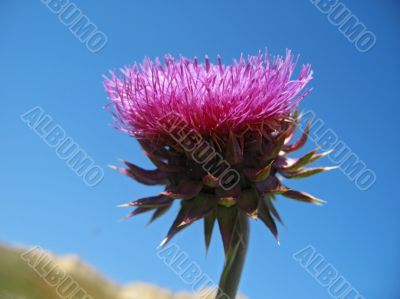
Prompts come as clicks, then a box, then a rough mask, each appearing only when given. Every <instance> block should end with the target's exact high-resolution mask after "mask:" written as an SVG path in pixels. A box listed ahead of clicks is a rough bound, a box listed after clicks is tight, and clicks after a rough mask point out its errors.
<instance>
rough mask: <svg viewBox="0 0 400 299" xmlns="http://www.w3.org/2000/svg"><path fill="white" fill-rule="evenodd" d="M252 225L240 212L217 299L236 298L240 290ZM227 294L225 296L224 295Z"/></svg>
mask: <svg viewBox="0 0 400 299" xmlns="http://www.w3.org/2000/svg"><path fill="white" fill-rule="evenodd" d="M249 237H250V227H249V219H248V217H247V216H246V215H244V214H243V213H239V214H238V217H237V221H236V225H235V230H234V236H233V239H232V241H233V244H236V245H235V246H232V247H231V248H230V249H229V251H228V253H227V255H226V257H225V265H224V270H223V272H222V275H221V278H220V281H219V289H218V292H217V295H216V297H215V298H216V299H222V298H226V299H235V298H236V294H237V292H238V288H239V283H240V278H241V276H242V271H243V267H244V264H245V260H246V255H247V249H248V245H249ZM224 296H225V297H224Z"/></svg>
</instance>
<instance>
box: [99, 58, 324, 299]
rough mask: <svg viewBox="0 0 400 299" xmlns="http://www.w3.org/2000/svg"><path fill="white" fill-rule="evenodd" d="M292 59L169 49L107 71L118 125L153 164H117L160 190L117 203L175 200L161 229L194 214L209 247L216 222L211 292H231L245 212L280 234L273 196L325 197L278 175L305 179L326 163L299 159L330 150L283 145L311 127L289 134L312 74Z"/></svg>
mask: <svg viewBox="0 0 400 299" xmlns="http://www.w3.org/2000/svg"><path fill="white" fill-rule="evenodd" d="M296 63H297V61H295V59H294V56H293V55H292V54H291V52H290V51H287V53H286V57H281V56H277V57H271V56H269V55H268V54H267V53H265V54H262V53H260V54H258V55H257V56H248V58H247V59H245V58H244V57H243V56H241V57H240V59H239V60H238V61H236V60H234V61H233V62H232V64H230V65H224V64H223V63H222V62H221V58H220V57H218V62H217V63H216V64H213V63H211V62H210V60H209V59H208V57H207V56H206V58H205V63H204V64H202V63H199V61H198V60H197V58H194V59H193V60H190V59H187V58H185V57H180V58H178V59H175V58H173V57H172V56H170V55H166V56H165V57H164V63H161V62H160V61H159V60H158V59H155V60H154V61H152V60H150V59H145V60H144V62H143V63H142V64H141V65H137V64H135V65H134V66H132V67H125V68H122V69H121V70H120V72H121V74H117V73H115V72H111V76H110V77H105V82H104V85H105V89H106V91H107V93H108V95H109V98H110V100H111V103H110V106H111V107H113V108H114V109H112V110H113V116H114V119H115V123H116V127H117V128H118V129H119V130H121V131H123V132H126V133H128V134H129V135H131V136H133V137H135V138H136V139H137V140H138V141H139V142H140V144H141V146H142V147H143V149H144V152H145V154H146V155H147V156H148V157H149V159H150V160H151V161H152V162H153V163H154V165H155V169H154V170H144V169H142V168H140V167H138V166H136V165H134V164H131V163H129V162H126V161H122V162H123V163H124V164H125V166H126V168H120V167H114V168H115V169H117V170H119V171H120V172H122V173H123V174H125V175H127V176H129V177H131V178H133V179H135V180H137V181H138V182H140V183H143V184H146V185H165V190H164V191H163V192H161V193H160V194H159V195H156V196H151V197H146V198H142V199H138V200H135V201H133V202H130V203H128V204H125V205H123V206H127V207H135V209H134V210H133V212H132V213H131V214H130V216H135V215H138V214H142V213H145V212H150V211H153V216H152V218H151V221H153V220H155V219H157V218H158V217H160V216H161V215H163V214H164V213H165V212H166V211H167V210H168V209H169V208H170V207H171V205H172V203H173V202H174V201H175V200H179V202H180V205H181V206H180V210H179V213H178V215H177V217H176V219H175V221H174V222H173V224H172V226H171V228H170V230H169V231H168V233H167V236H166V238H165V239H164V241H163V242H162V244H161V245H165V244H166V243H167V242H168V241H169V240H171V238H172V237H173V236H174V235H175V234H176V233H178V232H180V231H181V230H183V229H184V228H186V227H188V226H190V225H191V224H192V223H194V222H196V221H198V220H203V221H204V236H205V243H206V247H207V248H208V246H209V244H210V240H211V235H212V232H213V228H214V224H215V222H217V223H218V226H219V230H220V233H221V235H222V241H223V245H224V250H225V254H226V260H225V268H224V272H223V274H222V277H221V281H220V292H219V294H218V295H217V298H220V297H221V296H222V295H224V294H225V295H227V296H229V297H231V298H232V299H233V298H234V297H235V294H236V292H237V287H238V283H239V279H240V273H241V271H242V267H243V263H244V260H245V254H246V249H247V242H248V217H247V216H249V217H251V218H253V219H260V220H261V221H262V222H263V223H264V224H265V225H266V226H267V227H268V228H269V230H270V231H271V232H272V234H273V235H274V236H275V238H276V239H277V240H278V230H277V226H276V223H275V222H276V220H277V221H281V218H280V216H279V214H278V212H277V211H276V209H275V207H274V201H275V195H277V194H280V195H283V196H285V197H288V198H291V199H295V200H299V201H303V202H308V203H314V204H321V203H322V201H321V200H319V199H318V198H316V197H314V196H312V195H310V194H308V193H305V192H301V191H296V190H293V189H291V188H289V187H288V186H286V185H285V184H283V183H282V182H281V180H280V176H278V175H281V176H283V177H285V178H288V179H292V178H304V177H308V176H311V175H314V174H316V173H319V172H322V171H325V170H328V169H330V168H322V167H316V168H305V166H307V165H308V164H310V163H312V162H314V161H316V160H317V159H319V158H321V157H323V156H324V155H326V154H327V153H322V154H321V153H317V151H318V149H315V150H313V151H310V152H309V153H307V154H305V155H304V156H303V157H301V158H298V159H293V158H289V157H288V154H290V153H292V152H295V151H297V150H298V149H300V148H301V147H302V146H303V145H304V144H305V143H306V140H307V136H308V130H309V126H308V127H307V128H306V130H305V131H304V132H303V135H302V136H301V137H300V139H299V140H297V141H295V142H292V139H293V136H294V135H295V131H296V128H297V126H298V124H299V121H300V118H299V116H298V114H297V108H298V104H299V102H300V101H301V100H302V99H303V98H304V97H305V96H306V95H307V93H308V92H309V89H307V88H306V86H307V84H308V83H309V82H310V80H311V79H312V70H311V67H310V65H303V66H302V68H301V71H300V73H299V75H298V78H297V79H292V74H293V72H294V69H295V66H296Z"/></svg>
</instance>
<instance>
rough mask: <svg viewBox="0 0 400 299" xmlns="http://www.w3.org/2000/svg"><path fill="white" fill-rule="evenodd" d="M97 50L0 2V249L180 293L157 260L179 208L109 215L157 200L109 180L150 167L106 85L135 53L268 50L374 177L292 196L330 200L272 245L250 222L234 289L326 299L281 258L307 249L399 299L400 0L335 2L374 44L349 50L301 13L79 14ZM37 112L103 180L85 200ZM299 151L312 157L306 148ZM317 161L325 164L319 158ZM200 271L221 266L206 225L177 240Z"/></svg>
mask: <svg viewBox="0 0 400 299" xmlns="http://www.w3.org/2000/svg"><path fill="white" fill-rule="evenodd" d="M74 3H75V4H76V6H77V7H79V8H80V9H81V10H82V12H83V13H84V14H85V15H87V16H88V17H89V19H90V20H91V21H92V22H93V23H95V24H96V26H97V27H98V29H99V30H101V31H102V32H104V33H105V34H106V36H107V37H108V42H107V45H106V46H105V48H104V49H102V50H101V51H100V52H98V53H91V52H90V51H88V49H87V47H86V46H85V44H83V43H81V42H80V41H79V40H78V39H77V38H76V37H75V36H74V35H73V34H72V33H71V32H70V31H69V30H68V28H67V27H66V26H65V25H63V24H62V23H61V22H60V21H59V19H58V17H57V16H56V15H55V14H53V13H52V12H51V11H50V10H49V9H48V8H47V6H45V5H44V4H43V3H42V2H41V1H39V0H37V1H25V3H22V1H12V0H2V1H1V3H0V28H1V29H0V33H1V45H0V66H1V72H0V80H1V86H2V88H1V89H0V99H1V101H2V103H3V105H2V109H1V111H0V115H1V116H0V122H1V126H0V138H1V140H2V148H1V153H2V155H1V156H0V161H1V166H2V167H1V170H0V179H1V188H0V213H1V217H0V241H1V242H5V243H8V244H25V245H40V246H42V247H44V248H47V249H49V250H51V251H53V252H55V253H57V254H67V253H75V254H77V255H79V256H81V257H82V258H83V259H85V260H87V261H88V262H89V263H91V264H93V265H94V266H95V267H96V268H97V269H99V270H100V271H101V272H102V273H104V274H105V275H106V276H108V277H110V278H112V279H113V280H115V281H117V282H120V283H126V282H129V281H146V282H151V283H155V284H158V285H161V286H163V287H167V288H170V289H173V290H184V289H190V286H188V285H186V284H185V283H184V282H182V280H181V279H180V278H179V277H177V276H176V275H174V274H173V272H172V271H171V269H169V268H168V267H167V266H165V265H164V264H163V262H162V261H161V260H160V259H159V258H158V257H157V254H156V247H157V245H158V244H159V242H160V241H161V240H162V238H163V237H164V235H165V233H166V231H167V229H168V225H169V224H170V223H171V221H172V220H173V216H174V213H175V212H176V210H177V207H175V208H174V209H173V211H171V213H168V214H167V215H166V216H165V217H163V219H160V220H159V221H158V222H156V223H154V224H153V225H151V226H148V227H147V226H146V222H147V220H148V217H147V216H141V217H137V218H136V219H132V220H130V221H127V222H119V221H118V220H119V219H120V218H121V217H123V216H124V215H125V214H126V213H127V212H128V211H127V210H121V209H117V208H116V205H118V204H121V203H124V202H127V201H130V200H134V199H135V198H139V197H143V196H147V195H151V194H154V193H156V192H158V191H159V190H160V188H158V187H144V186H141V185H140V184H138V183H136V182H133V181H131V180H129V179H128V178H126V177H123V176H122V175H120V174H118V173H116V172H114V171H113V170H111V169H109V168H107V167H106V166H107V165H108V164H115V163H118V162H117V160H116V159H117V158H119V157H121V158H124V159H126V160H129V161H132V162H135V163H136V164H139V165H141V166H144V167H150V166H151V164H150V162H148V161H147V160H146V159H145V158H144V156H143V154H142V153H141V151H140V148H139V146H138V144H137V143H136V142H135V140H134V139H132V138H130V137H128V136H126V135H124V134H122V133H120V132H119V131H116V130H114V129H112V128H111V127H110V124H111V122H112V119H111V117H110V115H109V113H108V112H107V111H105V110H103V109H102V106H103V105H105V104H106V103H107V98H106V95H105V92H104V91H103V87H102V75H103V74H105V73H107V72H108V70H109V69H114V68H118V67H120V66H123V65H126V64H132V63H133V62H135V61H141V60H142V59H143V57H144V56H149V57H153V58H154V57H157V56H162V55H163V54H164V53H172V54H174V55H178V54H183V55H185V56H189V57H192V56H195V55H196V56H198V57H203V56H204V55H205V54H208V55H210V57H213V58H215V57H216V55H217V54H220V55H221V56H222V58H223V61H224V62H226V63H228V62H230V61H231V59H232V58H234V57H238V56H239V55H240V53H241V52H243V53H245V54H255V53H257V51H258V50H259V49H264V48H265V47H268V49H269V51H270V52H271V53H274V54H283V53H284V51H285V49H286V48H290V49H292V50H293V52H294V53H298V54H301V58H300V62H301V63H311V64H312V66H313V69H314V71H315V79H314V80H313V81H312V86H313V88H314V90H313V92H312V93H311V94H310V95H309V96H308V97H307V98H306V99H305V100H304V102H303V103H302V107H303V108H304V109H311V110H313V111H315V112H316V113H317V116H318V117H319V118H320V119H322V120H324V122H325V124H326V126H327V128H331V129H332V130H333V131H334V132H335V133H336V134H337V135H338V136H339V137H340V139H341V140H343V141H344V142H345V143H346V144H347V145H348V146H349V147H350V148H351V149H352V151H353V152H354V153H355V154H357V155H358V157H360V159H362V160H363V161H364V162H365V163H366V164H367V166H368V167H369V168H370V169H372V170H373V171H374V172H375V173H376V176H377V180H376V183H375V184H374V186H373V187H372V188H371V189H369V190H367V191H360V190H359V189H358V188H357V187H356V185H355V184H354V182H352V181H350V180H349V179H348V178H347V177H346V176H345V175H344V174H343V173H342V172H341V171H340V170H337V171H334V172H330V173H326V174H322V175H319V176H316V177H313V178H310V179H308V180H306V181H293V182H291V186H293V187H296V188H299V189H303V190H307V191H308V192H310V193H312V194H315V195H317V196H318V197H321V198H323V199H325V200H327V201H328V204H327V205H325V206H323V207H316V206H309V205H305V204H301V203H297V202H293V201H290V200H287V199H284V198H280V199H279V201H278V204H277V206H278V209H279V211H280V212H281V216H282V217H283V219H284V222H285V225H286V227H280V235H281V246H280V247H278V246H277V245H276V243H275V242H274V240H273V238H272V236H271V235H270V233H269V232H268V231H267V229H266V228H265V227H264V226H263V225H262V224H261V223H256V222H254V223H252V227H251V229H252V234H251V244H250V250H249V256H248V260H247V264H246V268H245V271H244V275H243V279H242V284H241V288H240V289H241V291H242V292H243V293H245V294H247V295H248V296H249V297H250V298H254V299H264V298H274V299H292V298H300V299H302V298H305V299H322V298H330V297H329V294H328V292H327V289H326V288H324V287H322V286H320V285H319V284H318V283H317V282H316V281H315V280H314V278H313V277H312V276H311V275H310V274H308V273H307V271H305V270H304V269H303V268H302V267H301V266H300V265H299V263H297V262H296V261H295V260H294V259H293V258H292V255H293V254H294V253H296V252H298V251H300V250H301V249H303V248H305V247H306V246H308V245H311V246H313V247H314V248H315V249H316V250H317V251H318V252H319V253H320V254H322V255H323V256H324V257H325V259H326V261H328V262H329V263H331V264H332V265H333V266H334V267H335V268H336V269H337V271H338V272H339V273H340V275H343V276H344V277H345V278H346V279H347V280H348V281H349V282H350V283H351V285H352V286H353V287H354V288H355V289H357V290H358V291H359V292H360V293H361V294H362V295H363V296H364V297H365V298H369V299H375V298H387V299H396V298H399V296H400V289H399V285H398V276H399V275H400V270H399V269H400V254H399V252H400V238H399V224H400V223H399V222H400V220H399V219H400V218H399V217H398V213H399V210H400V202H399V200H398V199H399V198H398V195H397V194H398V192H397V190H396V188H397V187H396V186H397V176H398V167H399V165H398V161H397V158H396V157H397V156H396V155H397V148H398V146H399V140H398V137H396V136H398V128H399V126H398V123H397V119H398V111H399V108H400V105H399V102H398V100H399V98H398V83H399V72H398V69H399V67H400V63H399V59H398V53H399V50H400V41H399V39H398V36H399V30H400V24H399V22H400V21H399V20H400V18H399V13H400V11H399V5H398V3H397V1H395V0H393V1H389V0H385V1H345V2H342V3H344V4H345V6H347V7H348V8H349V9H351V11H352V13H353V15H355V16H356V17H357V18H358V19H359V20H360V21H362V22H363V23H364V24H365V26H366V27H367V28H368V30H370V31H371V32H373V33H374V34H375V36H376V45H375V46H374V47H373V48H372V49H371V50H370V51H368V52H366V53H361V52H359V51H358V50H357V49H356V47H355V46H354V44H352V43H350V42H349V41H348V40H347V39H346V37H344V36H343V35H342V34H341V33H340V32H339V31H338V29H337V27H335V26H333V25H332V24H331V23H330V22H329V20H328V18H327V16H326V15H324V14H323V13H321V12H320V11H319V10H318V9H317V8H316V7H315V6H314V5H313V4H312V3H311V2H310V1H306V0H304V1H289V0H280V1H277V0H276V1H255V0H250V1H211V0H206V1H176V0H171V1H153V0H150V1H131V2H128V1H102V2H101V3H100V2H99V1H79V0H77V1H75V2H74ZM35 106H40V107H42V108H43V109H44V111H45V113H47V114H49V115H50V116H51V117H52V118H53V119H54V121H55V122H56V123H57V124H59V125H60V126H61V127H62V128H63V129H64V130H65V131H66V133H67V134H68V136H70V137H71V138H73V139H74V140H75V141H76V142H77V144H79V146H80V147H81V148H82V149H84V150H85V151H86V153H88V155H90V156H91V157H92V158H93V160H94V161H95V162H96V164H98V165H100V166H102V167H103V168H104V171H105V176H104V179H103V181H102V182H101V183H100V184H99V185H97V186H96V187H88V186H87V185H85V183H84V181H83V180H82V178H80V177H79V176H77V175H76V174H75V173H74V172H73V171H72V170H71V169H70V168H68V166H67V165H66V164H65V162H64V161H62V160H60V159H59V158H58V157H57V155H56V153H55V150H54V149H53V148H51V147H49V146H47V144H46V143H45V142H44V141H43V140H42V139H41V138H40V137H38V136H37V135H36V134H35V133H34V132H33V131H32V130H31V129H30V128H29V127H28V126H27V124H26V123H24V122H23V121H21V119H20V115H21V114H23V113H24V112H26V111H27V110H29V109H31V108H33V107H35ZM311 147H312V144H311V143H309V144H308V147H307V149H311ZM324 162H326V163H329V159H326V160H325V161H324ZM174 241H175V242H176V244H178V245H179V246H180V248H181V249H182V250H184V251H186V252H188V253H189V256H190V259H191V260H193V261H195V262H197V263H198V264H199V265H200V267H201V268H202V270H203V271H204V273H207V274H208V275H210V276H211V277H212V278H213V279H214V280H215V281H218V278H219V274H220V271H221V269H222V263H223V254H222V251H223V250H222V247H221V242H220V239H219V236H218V235H217V234H215V235H214V238H213V244H212V247H211V250H210V252H209V254H208V255H207V256H206V255H205V251H204V244H203V237H202V225H200V224H197V225H194V226H193V227H191V228H189V229H188V230H186V231H185V232H183V233H181V234H180V235H179V236H177V237H176V239H175V240H174Z"/></svg>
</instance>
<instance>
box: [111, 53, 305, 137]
mask: <svg viewBox="0 0 400 299" xmlns="http://www.w3.org/2000/svg"><path fill="white" fill-rule="evenodd" d="M296 63H297V59H294V56H293V55H292V54H291V52H290V51H289V50H287V52H286V57H282V56H276V57H271V56H269V55H268V54H267V53H265V54H262V53H259V54H258V55H257V56H248V58H247V59H245V58H244V57H243V55H242V56H241V57H240V59H239V60H238V61H237V60H233V62H232V64H230V65H224V64H223V63H222V62H221V58H220V57H219V56H218V62H217V63H216V64H213V63H211V62H210V60H209V59H208V57H207V56H206V58H205V63H204V64H202V63H199V62H198V60H197V58H194V59H193V60H190V59H188V58H185V57H183V56H181V57H179V58H178V59H175V58H174V57H172V56H171V55H166V56H165V57H164V64H162V63H161V62H160V61H159V59H155V60H154V61H152V60H151V59H149V58H146V59H145V60H144V62H143V63H142V64H140V65H137V64H134V65H133V66H132V67H124V68H122V69H121V70H120V71H121V73H122V75H120V76H119V75H117V74H116V72H111V78H107V77H106V78H105V82H104V85H105V89H106V91H107V93H108V95H109V97H110V99H111V103H112V104H113V106H114V107H115V113H114V118H115V121H116V123H117V127H118V129H120V130H122V131H124V132H126V133H128V134H130V135H132V136H134V137H137V138H139V139H152V138H154V137H159V136H162V135H164V134H165V133H164V132H165V127H166V126H168V123H163V122H170V121H171V119H167V118H165V115H166V114H167V113H170V112H173V113H174V114H173V115H174V117H176V118H177V119H179V120H180V121H184V122H185V123H186V124H188V126H189V129H193V130H195V131H196V132H198V133H200V134H202V135H209V136H210V135H214V136H215V135H221V134H222V135H226V134H228V133H229V132H234V133H241V132H243V131H245V130H247V129H252V130H258V131H259V130H260V129H262V128H264V127H265V126H269V125H270V124H272V123H273V121H274V120H277V119H281V118H285V117H287V116H288V115H289V114H290V112H291V111H292V109H293V108H296V107H297V105H298V103H299V101H300V100H301V99H303V98H304V96H306V94H307V93H308V92H309V90H304V89H305V86H306V85H307V83H308V82H309V81H310V80H311V79H312V73H313V72H312V70H311V67H310V65H303V66H302V68H301V71H300V74H299V75H298V78H297V79H292V78H291V77H292V74H293V71H294V69H295V66H296Z"/></svg>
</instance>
